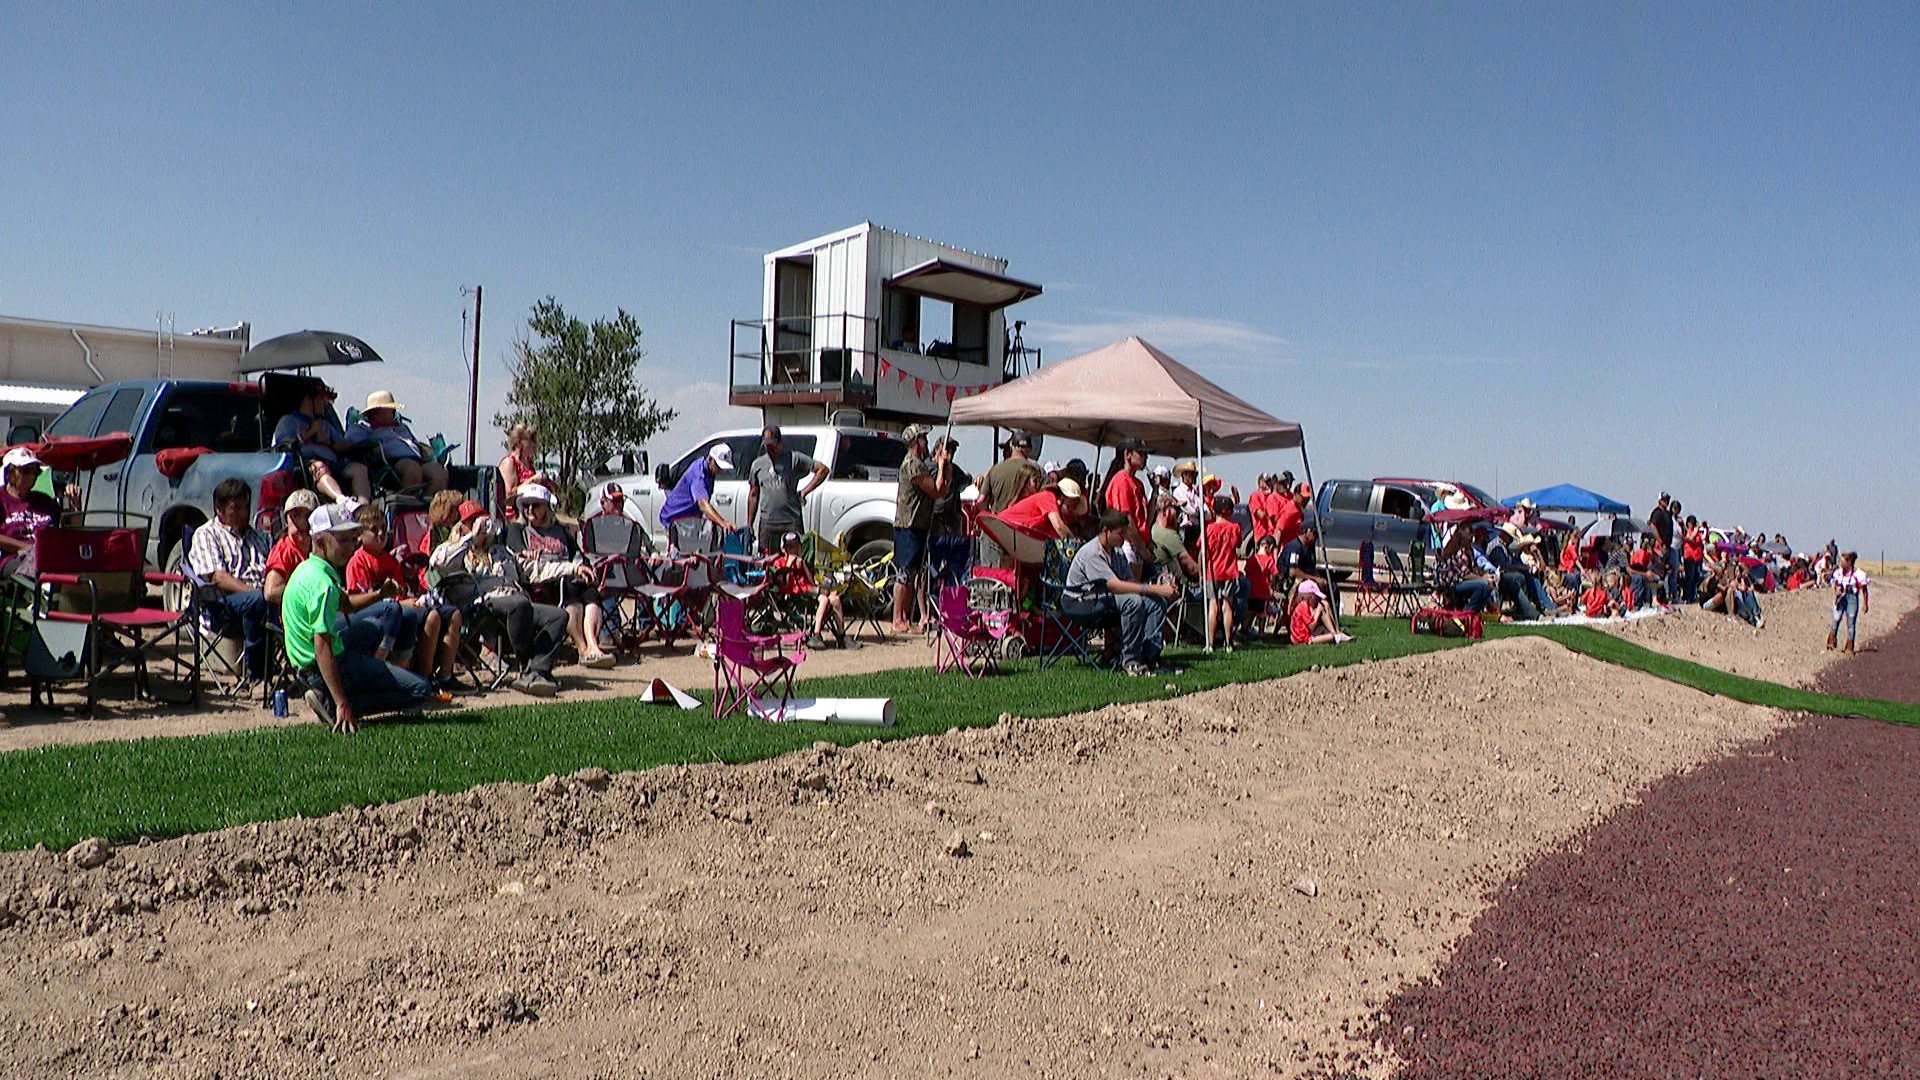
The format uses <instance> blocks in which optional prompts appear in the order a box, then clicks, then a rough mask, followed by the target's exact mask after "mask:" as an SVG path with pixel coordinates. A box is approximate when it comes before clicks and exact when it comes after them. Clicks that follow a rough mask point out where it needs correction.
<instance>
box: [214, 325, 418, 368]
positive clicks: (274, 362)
mask: <svg viewBox="0 0 1920 1080" xmlns="http://www.w3.org/2000/svg"><path fill="white" fill-rule="evenodd" d="M380 363H385V361H383V360H382V359H381V358H380V354H379V353H377V352H374V351H373V346H371V345H369V344H367V343H366V342H364V341H361V340H360V339H359V338H357V337H354V336H353V335H352V334H341V333H337V332H335V331H332V330H301V331H299V332H298V333H293V334H282V335H280V336H279V337H277V338H270V339H268V340H266V341H263V342H261V343H260V344H258V345H255V346H254V347H253V348H251V349H248V350H247V351H246V353H245V354H244V355H242V356H241V357H240V371H241V372H242V373H245V374H249V375H250V374H252V373H254V372H256V371H287V370H291V369H293V368H317V367H344V366H346V365H348V364H380Z"/></svg>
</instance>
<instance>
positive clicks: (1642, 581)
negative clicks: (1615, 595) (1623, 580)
mask: <svg viewBox="0 0 1920 1080" xmlns="http://www.w3.org/2000/svg"><path fill="white" fill-rule="evenodd" d="M1632 587H1633V606H1634V609H1635V610H1639V609H1640V608H1644V607H1651V606H1652V605H1653V582H1652V581H1651V580H1649V579H1647V578H1643V577H1640V576H1639V575H1635V576H1634V578H1633V586H1632Z"/></svg>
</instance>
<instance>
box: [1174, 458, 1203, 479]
mask: <svg viewBox="0 0 1920 1080" xmlns="http://www.w3.org/2000/svg"><path fill="white" fill-rule="evenodd" d="M1173 475H1175V476H1199V475H1200V465H1199V463H1198V462H1193V461H1183V462H1181V463H1180V464H1178V465H1175V466H1174V467H1173Z"/></svg>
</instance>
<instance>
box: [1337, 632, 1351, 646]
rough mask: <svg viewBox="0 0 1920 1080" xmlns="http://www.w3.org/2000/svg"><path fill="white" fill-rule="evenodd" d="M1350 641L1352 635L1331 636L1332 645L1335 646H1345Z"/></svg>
mask: <svg viewBox="0 0 1920 1080" xmlns="http://www.w3.org/2000/svg"><path fill="white" fill-rule="evenodd" d="M1352 640H1353V635H1352V634H1335V635H1333V643H1334V644H1335V645H1345V644H1346V643H1347V642H1349V641H1352Z"/></svg>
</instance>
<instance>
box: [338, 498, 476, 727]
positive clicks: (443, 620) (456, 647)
mask: <svg viewBox="0 0 1920 1080" xmlns="http://www.w3.org/2000/svg"><path fill="white" fill-rule="evenodd" d="M354 517H355V520H356V521H358V522H359V524H360V547H359V548H358V549H357V550H355V551H354V553H353V557H352V558H351V559H348V560H347V573H346V580H347V591H348V592H349V593H379V594H380V595H381V596H385V597H388V598H390V599H392V600H394V601H395V602H396V603H397V604H399V606H400V611H401V613H402V618H403V619H404V620H405V621H406V622H407V623H408V624H409V625H412V624H414V623H418V624H419V625H418V632H417V634H416V635H415V637H414V642H415V644H414V647H413V670H414V672H415V673H416V674H418V675H419V676H420V677H422V678H425V679H430V680H432V681H433V685H434V688H435V689H439V690H452V689H453V688H454V687H455V686H456V685H458V684H457V681H456V679H455V677H454V671H453V665H454V660H455V658H457V657H458V656H459V655H460V609H459V608H457V607H454V606H453V605H452V604H446V603H440V602H438V601H434V602H429V601H428V599H427V598H425V597H422V596H419V595H414V593H415V590H414V589H412V588H411V587H409V578H408V575H407V570H406V567H404V566H402V565H400V560H399V559H396V558H394V557H393V552H391V551H389V550H387V516H386V515H385V514H383V513H381V512H380V511H378V510H376V509H374V508H373V507H371V506H363V507H361V508H360V510H359V512H358V513H356V514H355V515H354ZM376 655H377V654H376ZM382 659H385V657H382ZM436 661H437V663H436Z"/></svg>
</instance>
